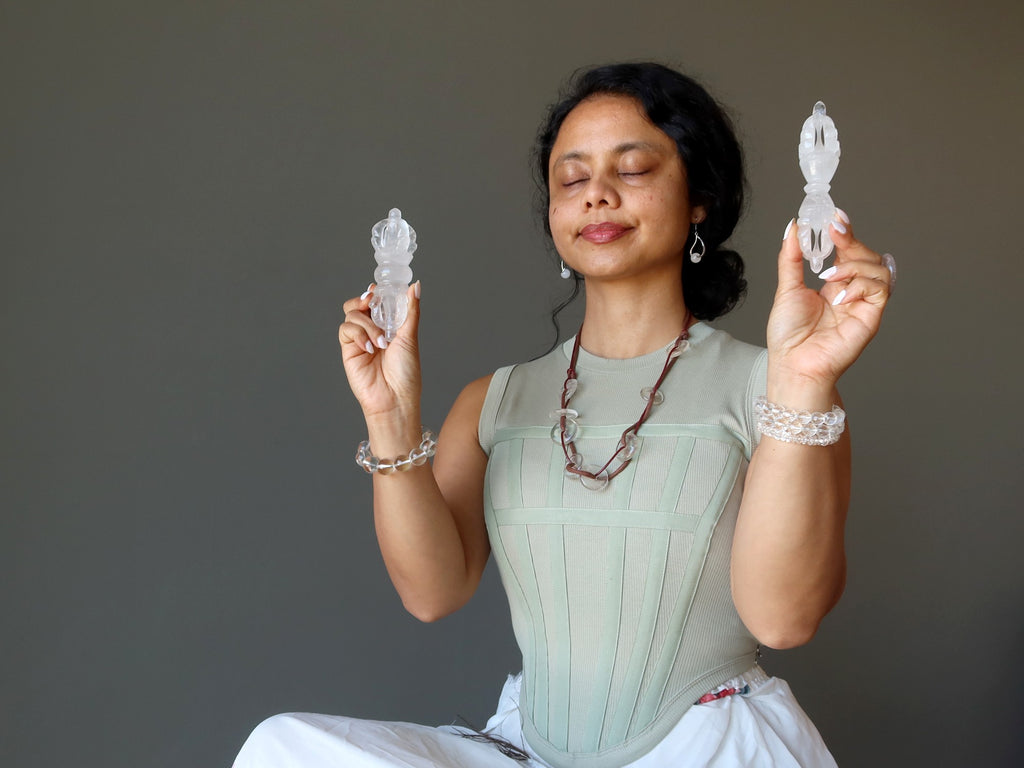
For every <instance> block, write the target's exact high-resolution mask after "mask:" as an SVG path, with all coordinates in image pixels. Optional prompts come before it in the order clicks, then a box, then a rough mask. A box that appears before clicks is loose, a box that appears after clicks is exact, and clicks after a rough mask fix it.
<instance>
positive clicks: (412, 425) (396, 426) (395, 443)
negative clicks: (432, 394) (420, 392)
mask: <svg viewBox="0 0 1024 768" xmlns="http://www.w3.org/2000/svg"><path fill="white" fill-rule="evenodd" d="M422 425H423V421H422V419H421V417H420V409H419V408H418V407H417V408H414V409H408V410H401V409H399V410H395V411H388V412H386V413H378V414H372V415H371V414H367V415H366V431H367V439H368V440H369V442H370V446H371V447H372V448H373V451H374V453H376V454H377V455H378V456H395V455H398V454H402V453H408V452H409V451H410V450H411V449H413V448H415V447H416V446H417V445H419V443H420V440H422V434H423V427H422Z"/></svg>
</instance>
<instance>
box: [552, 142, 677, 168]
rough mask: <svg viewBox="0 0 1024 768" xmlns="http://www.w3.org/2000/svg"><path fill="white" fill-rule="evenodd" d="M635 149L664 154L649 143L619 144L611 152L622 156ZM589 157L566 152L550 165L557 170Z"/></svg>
mask: <svg viewBox="0 0 1024 768" xmlns="http://www.w3.org/2000/svg"><path fill="white" fill-rule="evenodd" d="M635 149H642V150H646V151H649V152H654V153H656V154H659V155H662V154H664V152H663V151H662V149H661V147H659V146H658V145H657V144H651V143H650V142H649V141H627V142H624V143H622V144H619V145H618V146H617V147H615V149H613V150H612V153H613V154H616V155H624V154H626V153H627V152H632V151H633V150H635ZM589 157H590V155H589V154H587V153H586V152H580V151H573V152H566V153H565V154H564V155H559V156H558V158H557V159H556V160H555V162H553V163H552V164H551V167H552V168H557V167H558V166H559V165H561V164H562V163H565V162H568V161H569V160H587V159H588V158H589Z"/></svg>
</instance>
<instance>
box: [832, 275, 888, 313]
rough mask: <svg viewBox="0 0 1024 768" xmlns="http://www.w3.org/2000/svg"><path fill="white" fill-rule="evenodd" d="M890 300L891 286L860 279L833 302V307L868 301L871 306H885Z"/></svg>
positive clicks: (854, 281) (878, 281)
mask: <svg viewBox="0 0 1024 768" xmlns="http://www.w3.org/2000/svg"><path fill="white" fill-rule="evenodd" d="M888 299H889V286H888V284H886V283H884V282H882V281H880V280H872V279H871V278H867V277H858V278H857V279H855V280H852V281H851V282H850V283H848V284H847V285H846V287H845V288H843V289H842V290H841V291H839V293H837V294H836V295H835V296H834V297H833V298H832V300H831V302H830V303H831V304H832V306H833V307H839V306H844V305H847V304H852V303H854V302H856V301H866V302H868V303H869V304H874V305H877V306H883V305H884V304H885V302H886V301H888Z"/></svg>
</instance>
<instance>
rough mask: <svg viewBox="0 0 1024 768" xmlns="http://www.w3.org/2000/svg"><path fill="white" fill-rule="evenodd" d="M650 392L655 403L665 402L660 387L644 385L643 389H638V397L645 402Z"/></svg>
mask: <svg viewBox="0 0 1024 768" xmlns="http://www.w3.org/2000/svg"><path fill="white" fill-rule="evenodd" d="M652 394H653V395H654V404H655V405H661V404H662V403H663V402H665V395H664V394H663V393H662V391H661V390H660V389H658V390H656V389H654V387H644V388H643V389H641V390H640V397H641V398H642V399H643V401H644V402H645V403H646V402H647V401H648V400H650V399H651V395H652Z"/></svg>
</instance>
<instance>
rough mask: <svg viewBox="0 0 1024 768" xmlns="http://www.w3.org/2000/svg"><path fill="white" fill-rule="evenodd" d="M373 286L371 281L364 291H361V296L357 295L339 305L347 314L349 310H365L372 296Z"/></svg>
mask: <svg viewBox="0 0 1024 768" xmlns="http://www.w3.org/2000/svg"><path fill="white" fill-rule="evenodd" d="M375 287H376V286H375V285H374V284H373V283H370V284H369V285H368V286H366V291H365V292H363V294H362V295H361V296H357V297H355V298H352V299H349V300H348V301H346V302H345V303H344V304H343V305H342V307H341V308H342V309H343V310H344V312H345V314H346V315H347V314H348V313H349V312H354V311H356V310H361V311H363V312H365V311H366V310H367V309H368V308H369V306H370V299H371V298H373V289H374V288H375Z"/></svg>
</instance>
